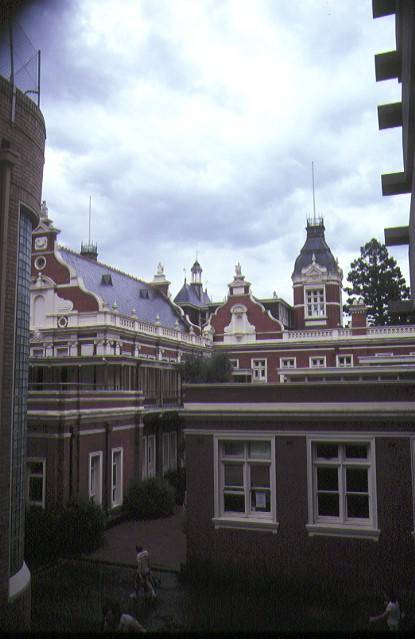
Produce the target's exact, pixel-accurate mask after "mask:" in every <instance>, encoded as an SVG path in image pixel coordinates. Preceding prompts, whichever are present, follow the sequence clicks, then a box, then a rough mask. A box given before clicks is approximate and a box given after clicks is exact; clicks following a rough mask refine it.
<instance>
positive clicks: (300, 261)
mask: <svg viewBox="0 0 415 640" xmlns="http://www.w3.org/2000/svg"><path fill="white" fill-rule="evenodd" d="M324 230H325V227H324V224H323V223H322V222H320V223H319V224H307V239H306V241H305V244H304V246H303V248H302V249H301V251H300V255H299V256H298V258H297V260H296V261H295V265H294V273H293V276H296V275H298V276H299V275H301V270H302V269H303V268H304V267H308V266H309V265H310V264H311V263H312V261H313V255H314V256H315V260H316V262H317V264H319V265H320V266H322V267H326V269H327V271H328V272H329V273H333V274H337V273H338V271H339V268H338V265H337V263H336V260H335V258H334V256H333V254H332V252H331V251H330V247H329V246H328V244H327V242H326V240H325V237H324Z"/></svg>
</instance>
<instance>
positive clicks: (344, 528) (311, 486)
mask: <svg viewBox="0 0 415 640" xmlns="http://www.w3.org/2000/svg"><path fill="white" fill-rule="evenodd" d="M318 444H333V445H334V444H335V445H337V446H338V447H339V449H338V452H339V451H340V447H342V448H345V447H346V445H358V444H365V445H367V447H368V455H367V458H365V459H360V458H350V459H347V458H346V457H345V456H344V454H343V453H342V454H340V453H338V456H337V458H336V459H331V458H328V459H327V461H323V459H322V460H318V459H316V458H315V455H314V450H315V447H316V445H318ZM324 466H327V467H330V468H333V467H336V468H338V469H339V467H340V472H339V471H338V477H339V485H338V494H339V516H338V517H336V516H321V515H318V513H317V468H319V467H320V468H321V467H324ZM347 468H366V469H367V479H368V507H369V517H368V518H348V517H347V515H346V514H345V509H344V503H345V499H346V495H347V487H346V485H345V482H344V475H345V470H346V469H347ZM342 479H343V480H342ZM307 485H308V523H307V525H306V529H307V531H308V535H311V536H313V535H324V536H338V537H351V538H366V539H367V538H369V539H372V540H375V541H377V540H378V539H379V535H380V531H379V529H378V514H377V491H376V449H375V438H373V437H364V436H355V435H350V434H339V435H336V436H333V435H321V436H309V437H307ZM342 505H343V506H342Z"/></svg>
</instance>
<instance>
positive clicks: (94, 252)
mask: <svg viewBox="0 0 415 640" xmlns="http://www.w3.org/2000/svg"><path fill="white" fill-rule="evenodd" d="M81 256H84V258H89V259H90V260H95V262H96V261H97V259H98V249H97V245H96V243H94V242H92V241H91V196H89V232H88V242H82V243H81Z"/></svg>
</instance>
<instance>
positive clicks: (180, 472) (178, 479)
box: [164, 467, 186, 504]
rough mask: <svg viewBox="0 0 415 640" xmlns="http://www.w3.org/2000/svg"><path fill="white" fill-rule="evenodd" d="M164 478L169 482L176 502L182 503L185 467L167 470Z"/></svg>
mask: <svg viewBox="0 0 415 640" xmlns="http://www.w3.org/2000/svg"><path fill="white" fill-rule="evenodd" d="M164 478H165V479H166V480H168V482H170V484H171V485H172V487H173V488H174V491H175V495H176V504H183V502H184V496H185V493H186V469H184V468H183V467H180V468H179V469H175V470H174V471H168V472H167V473H165V474H164Z"/></svg>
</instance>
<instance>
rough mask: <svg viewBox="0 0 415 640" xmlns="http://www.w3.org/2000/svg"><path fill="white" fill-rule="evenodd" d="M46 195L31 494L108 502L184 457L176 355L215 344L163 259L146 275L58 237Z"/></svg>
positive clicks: (34, 311)
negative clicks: (172, 293) (172, 289)
mask: <svg viewBox="0 0 415 640" xmlns="http://www.w3.org/2000/svg"><path fill="white" fill-rule="evenodd" d="M58 233H59V231H58V230H57V229H56V228H55V227H54V226H53V223H52V221H51V220H50V219H49V218H48V212H47V207H46V205H45V204H43V207H42V213H41V220H40V224H39V226H38V227H37V228H36V230H35V231H34V233H33V256H32V285H31V292H30V295H31V324H30V327H31V347H30V355H31V366H30V377H29V389H30V392H29V406H28V485H27V487H28V502H29V504H33V505H39V506H42V507H44V506H46V505H50V504H53V503H55V502H62V501H65V500H66V499H68V498H69V497H70V496H73V495H82V496H85V497H90V498H93V499H94V500H95V501H96V502H97V503H98V504H101V505H102V506H103V507H104V508H105V509H106V510H107V511H109V512H110V511H112V510H114V509H117V508H118V507H120V506H121V504H122V502H123V497H124V494H125V492H126V490H127V489H128V487H129V486H130V485H131V484H132V483H133V482H134V481H136V480H138V479H140V478H144V477H151V476H154V475H161V474H163V473H165V472H166V471H169V470H173V469H176V468H177V466H178V465H181V464H182V462H183V450H182V433H181V429H180V420H179V418H178V415H177V409H178V408H179V406H180V397H181V389H180V380H179V375H178V372H177V370H176V364H177V363H178V362H180V361H181V360H182V359H183V358H184V357H186V355H187V354H191V353H199V352H201V351H203V352H205V351H207V350H209V344H208V342H207V341H206V339H205V338H203V337H201V336H200V330H199V327H197V326H195V325H193V324H192V323H191V322H190V320H189V319H188V318H187V317H186V316H185V315H184V312H183V310H182V309H181V308H180V307H179V306H177V305H176V304H175V303H173V302H172V301H171V299H170V297H169V293H168V286H169V282H168V281H167V280H166V277H165V275H164V270H163V267H162V265H160V264H159V265H158V269H157V273H156V275H155V276H154V280H153V281H152V282H144V281H143V280H140V279H138V278H134V277H132V276H129V275H127V274H125V273H122V272H120V271H119V270H117V269H114V268H113V267H110V266H108V265H105V264H103V263H101V262H99V261H98V259H97V251H96V246H92V245H91V244H90V243H89V244H88V245H82V249H81V252H80V253H77V252H75V251H72V250H69V249H66V248H64V247H60V246H59V245H58V244H57V236H58Z"/></svg>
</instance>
